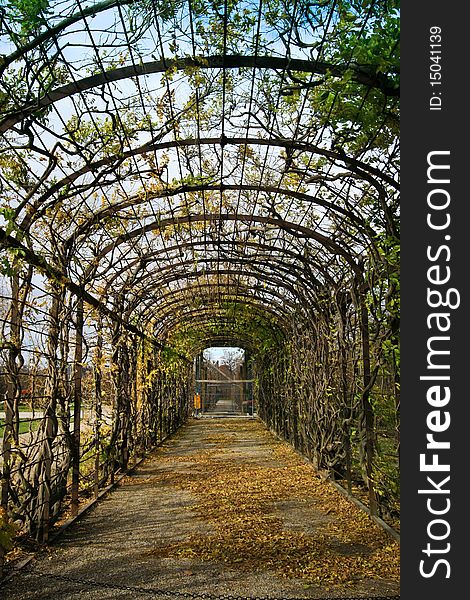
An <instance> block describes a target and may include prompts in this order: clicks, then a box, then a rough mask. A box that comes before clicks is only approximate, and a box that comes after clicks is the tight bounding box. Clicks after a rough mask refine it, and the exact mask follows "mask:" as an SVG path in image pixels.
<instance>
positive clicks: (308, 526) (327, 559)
mask: <svg viewBox="0 0 470 600" xmlns="http://www.w3.org/2000/svg"><path fill="white" fill-rule="evenodd" d="M398 555H399V549H398V544H397V543H396V542H394V541H393V540H392V539H391V538H390V537H389V535H388V534H387V533H386V532H384V531H383V530H382V529H380V528H379V527H378V526H377V525H376V524H375V523H374V522H373V521H371V520H370V518H369V517H368V516H367V515H366V514H365V513H363V512H362V511H360V510H359V509H358V508H356V507H355V506H354V505H353V504H351V503H350V502H349V501H348V500H347V499H346V498H344V497H343V496H341V494H340V493H339V492H338V491H337V490H336V489H334V488H333V487H332V486H331V484H330V483H328V482H327V481H325V480H324V479H322V478H321V477H319V476H318V475H317V474H316V473H315V471H314V469H313V468H312V467H311V466H310V465H309V464H307V463H306V462H305V461H304V460H303V459H302V458H300V457H299V456H298V455H297V454H296V453H295V452H294V451H293V450H292V449H291V448H290V446H288V445H287V444H285V443H284V442H281V441H279V440H278V439H277V438H275V437H274V436H272V434H271V433H270V432H269V431H267V430H266V428H265V427H264V426H263V424H262V423H261V422H259V421H258V420H254V419H246V418H245V419H242V418H240V419H238V418H233V419H198V420H196V419H193V420H191V421H190V422H189V423H188V424H187V425H186V426H184V427H183V428H182V429H181V430H180V431H179V432H178V433H177V434H176V435H175V436H173V437H172V438H171V439H170V440H168V441H167V442H166V443H165V444H164V445H163V446H162V447H161V448H159V449H158V450H156V451H155V452H154V453H153V454H152V455H151V456H150V457H149V458H147V459H146V460H145V461H144V462H143V463H141V465H140V466H139V467H138V468H137V469H136V471H135V472H134V473H133V474H132V475H130V476H128V477H126V478H124V479H123V480H122V482H121V483H120V485H119V486H118V487H117V488H115V489H114V491H112V492H110V493H109V494H108V495H107V496H106V497H105V498H103V499H102V500H101V501H99V502H98V503H97V504H96V505H95V507H94V508H92V509H91V510H90V511H89V512H87V513H86V514H85V515H83V516H82V518H81V519H80V520H78V521H77V522H75V524H73V525H72V526H71V527H69V528H68V529H67V530H66V531H65V533H64V534H63V535H62V536H60V537H59V538H58V540H57V541H56V542H55V543H54V544H53V545H52V546H51V547H50V548H49V549H48V550H47V551H44V552H42V553H40V554H39V556H38V557H37V558H36V559H35V560H34V561H33V562H32V563H30V564H29V565H28V566H27V567H25V568H24V569H23V570H22V571H20V573H19V574H18V575H15V576H14V577H13V578H11V579H10V580H9V581H7V582H6V583H5V584H4V586H3V589H2V588H0V596H1V597H2V598H4V599H5V600H19V599H21V600H29V599H33V598H34V599H37V600H39V599H49V598H50V599H52V598H54V599H58V598H60V599H61V600H72V599H73V600H75V599H77V600H78V599H79V598H80V600H87V599H98V598H99V599H100V600H101V599H108V598H113V599H114V598H132V599H133V598H151V597H153V598H158V597H162V598H169V597H171V598H178V597H181V596H179V595H178V592H179V593H180V594H181V593H183V594H184V596H183V597H187V596H186V593H189V594H191V595H195V596H196V597H198V594H203V593H205V594H213V595H218V596H224V595H233V596H257V597H261V596H265V597H266V596H269V597H272V598H281V597H282V598H324V597H330V598H333V597H335V598H336V597H338V598H339V597H360V596H363V597H374V596H393V595H396V594H398V593H399V591H398ZM158 590H167V591H170V592H172V593H170V594H166V595H160V593H159V592H158Z"/></svg>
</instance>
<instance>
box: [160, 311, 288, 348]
mask: <svg viewBox="0 0 470 600" xmlns="http://www.w3.org/2000/svg"><path fill="white" fill-rule="evenodd" d="M195 315H198V317H199V321H198V322H194V321H193V318H194V316H195ZM257 316H258V317H259V318H261V323H260V324H261V325H262V327H264V328H265V329H266V330H269V331H271V333H272V334H273V335H274V339H277V341H281V340H283V339H285V334H286V331H285V330H284V329H283V328H281V327H279V324H278V322H277V321H275V322H272V321H271V320H268V319H266V318H265V314H264V313H263V312H261V313H258V315H257ZM186 317H190V318H191V320H190V321H188V322H189V323H190V324H191V327H192V328H193V329H194V328H197V327H204V328H206V327H208V326H209V324H210V322H211V321H212V322H216V323H217V325H219V326H221V325H222V324H223V323H224V322H225V323H227V324H228V325H232V326H233V320H231V319H229V318H227V317H226V316H225V315H224V314H220V315H215V314H214V312H213V311H212V312H211V311H205V310H193V311H191V313H189V314H187V315H186ZM202 319H203V320H202ZM175 323H179V324H180V325H181V326H184V324H185V321H178V320H177V319H172V320H171V321H168V322H166V323H165V324H163V325H162V327H160V328H157V330H156V331H154V332H153V333H154V335H155V337H158V338H159V339H161V340H167V339H168V337H169V335H170V332H171V331H173V330H174V327H173V326H174V324H175ZM227 329H229V328H227ZM211 335H214V334H211ZM224 335H226V333H224ZM235 337H237V336H235Z"/></svg>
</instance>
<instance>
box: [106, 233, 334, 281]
mask: <svg viewBox="0 0 470 600" xmlns="http://www.w3.org/2000/svg"><path fill="white" fill-rule="evenodd" d="M224 244H227V245H233V243H232V242H230V241H227V242H223V241H220V240H213V239H211V240H206V241H203V240H197V241H188V242H182V243H178V244H176V245H174V246H170V247H168V246H167V247H165V248H161V249H159V250H155V251H154V252H151V253H148V254H146V255H145V257H142V258H141V257H139V258H135V259H133V260H132V261H131V262H130V264H128V265H127V266H125V267H123V268H122V269H120V270H117V271H115V273H114V274H113V276H112V277H111V278H109V279H108V282H107V284H106V286H105V288H104V289H105V290H107V289H109V288H110V287H111V286H112V285H113V283H114V281H115V279H116V278H117V277H119V276H121V275H122V274H124V273H126V272H128V271H130V270H131V269H132V268H133V267H134V266H136V267H137V268H136V269H135V271H134V272H133V273H132V276H131V279H129V285H130V284H131V283H132V281H133V280H134V277H135V276H136V275H137V273H138V271H139V270H140V269H142V268H144V267H145V266H146V264H147V262H148V263H153V262H154V261H156V260H158V257H159V256H160V255H165V256H166V257H167V259H168V260H171V258H170V253H171V252H173V251H174V252H179V251H180V250H181V249H188V248H189V249H191V248H195V247H197V246H201V247H203V248H204V247H206V246H209V245H215V246H217V245H224ZM243 246H244V247H249V248H251V247H252V248H256V249H258V248H260V249H261V250H267V251H272V252H273V253H276V252H278V253H280V254H281V255H282V254H285V255H286V256H289V257H291V258H292V259H293V261H294V263H295V261H297V262H298V268H300V267H302V266H303V267H304V268H306V267H308V268H310V267H311V266H313V267H314V268H315V269H316V270H317V271H318V272H319V273H321V274H322V276H323V277H324V278H325V280H327V281H328V282H329V283H331V284H333V283H334V280H333V279H332V278H331V277H330V275H329V273H328V271H327V270H326V269H325V268H323V266H322V265H320V264H317V263H309V262H308V261H307V260H306V259H305V258H304V257H302V255H301V254H300V253H296V252H294V251H292V250H290V249H288V248H285V247H281V246H275V245H270V244H266V243H260V242H257V241H255V240H253V241H244V242H243ZM286 264H293V263H287V261H286ZM309 278H310V279H311V281H312V283H315V285H318V286H321V285H323V284H322V282H320V281H319V280H317V279H316V277H314V276H313V273H309Z"/></svg>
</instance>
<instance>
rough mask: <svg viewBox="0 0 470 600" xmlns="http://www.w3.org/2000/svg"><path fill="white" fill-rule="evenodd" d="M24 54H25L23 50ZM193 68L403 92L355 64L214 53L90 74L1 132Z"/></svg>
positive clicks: (19, 114) (1, 125)
mask: <svg viewBox="0 0 470 600" xmlns="http://www.w3.org/2000/svg"><path fill="white" fill-rule="evenodd" d="M23 56H24V53H23ZM188 67H191V68H199V69H240V68H256V69H269V70H279V69H280V70H289V71H300V72H304V73H311V74H319V75H325V74H326V73H328V72H331V74H332V75H333V76H335V77H342V76H343V75H344V74H345V73H346V71H348V70H350V71H352V72H353V78H354V79H355V81H356V82H357V83H362V84H363V85H366V86H368V87H377V88H378V89H382V92H384V93H385V95H386V96H395V97H398V96H399V95H400V90H399V89H397V88H391V87H385V86H383V85H382V87H381V85H380V83H379V81H378V79H376V78H373V77H371V76H370V75H369V74H367V73H365V72H364V71H363V70H362V71H361V70H360V69H359V68H356V69H355V68H354V67H353V66H352V65H348V66H340V65H336V66H335V65H333V64H331V63H325V62H322V61H308V60H302V59H292V58H285V57H277V56H259V55H256V56H255V55H253V56H243V55H238V54H235V55H230V54H227V55H213V56H207V57H204V56H199V57H196V56H194V57H187V58H181V59H174V58H164V59H163V60H155V61H149V62H146V63H142V64H138V65H137V64H136V65H128V66H125V67H120V68H117V69H112V70H109V71H106V72H104V73H98V74H96V75H90V76H89V77H84V78H83V79H81V80H78V81H73V82H72V83H69V84H65V85H63V86H61V87H58V88H56V89H55V90H52V91H50V92H48V93H47V94H46V95H44V96H42V97H41V98H38V99H37V100H36V102H34V104H30V105H29V106H24V107H23V108H22V109H20V110H19V111H16V112H13V113H10V114H9V115H8V116H6V117H5V118H4V119H3V120H2V121H0V133H4V132H6V131H8V129H11V128H12V127H13V126H15V125H16V124H18V123H19V122H20V121H21V120H22V119H24V118H26V117H28V116H30V115H31V114H33V113H34V111H35V110H40V109H42V108H47V107H48V106H50V105H51V104H54V103H55V102H58V101H59V100H63V99H64V98H68V97H70V96H73V95H75V94H78V93H80V92H85V91H87V90H89V89H94V88H96V87H99V86H100V85H104V84H107V83H113V82H115V81H120V80H122V79H129V78H131V77H140V76H142V75H152V74H156V73H164V72H166V71H168V70H169V69H172V70H173V69H176V70H177V71H181V70H184V69H187V68H188Z"/></svg>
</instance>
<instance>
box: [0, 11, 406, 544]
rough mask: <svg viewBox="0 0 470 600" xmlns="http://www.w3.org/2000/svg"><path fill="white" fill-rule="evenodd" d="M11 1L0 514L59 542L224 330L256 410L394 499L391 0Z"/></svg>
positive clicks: (5, 81)
mask: <svg viewBox="0 0 470 600" xmlns="http://www.w3.org/2000/svg"><path fill="white" fill-rule="evenodd" d="M0 19H1V38H0V54H1V56H0V72H1V84H0V109H1V117H0V131H1V138H0V190H1V205H2V207H1V229H0V244H1V252H2V254H1V261H2V262H1V268H2V287H1V297H2V300H1V315H0V317H1V320H2V331H1V339H0V342H1V349H2V355H1V356H2V358H1V380H0V385H1V392H2V395H3V398H2V399H4V405H5V410H4V419H3V426H2V431H3V444H2V450H1V463H2V466H1V468H2V481H1V483H2V497H1V502H2V507H3V509H4V513H3V514H4V515H7V516H4V517H3V518H4V519H7V518H8V519H12V520H15V521H18V522H19V523H21V526H22V527H23V528H24V531H26V532H29V533H31V534H33V535H35V536H36V537H37V538H38V539H39V540H47V537H48V531H49V528H50V526H51V524H52V523H53V522H54V520H55V519H56V518H57V516H58V515H59V514H60V511H61V510H62V509H63V506H64V504H65V503H66V502H67V501H68V499H69V498H70V499H71V503H72V509H73V511H74V512H75V513H76V512H77V510H78V506H79V500H80V497H81V495H82V494H84V495H86V494H90V493H95V494H96V493H98V490H99V489H100V488H101V487H103V486H105V485H106V484H107V483H109V481H110V480H112V479H113V477H114V474H115V473H116V472H117V471H124V470H125V469H126V468H127V467H128V465H129V462H130V461H131V462H132V461H134V460H136V457H138V456H140V455H142V454H143V453H145V452H146V451H148V450H149V449H150V448H152V447H153V446H155V445H156V444H158V443H159V442H161V440H162V439H164V437H165V436H167V435H169V434H170V433H172V432H174V431H175V430H176V429H177V428H178V427H179V426H180V425H181V424H182V423H183V422H184V421H185V420H186V419H187V418H188V416H189V415H190V408H191V400H192V387H191V386H192V377H193V364H194V359H195V357H196V356H198V355H199V354H200V353H201V352H202V351H203V350H204V349H205V348H207V347H210V346H217V345H219V346H223V345H227V346H240V347H242V348H244V349H245V350H247V352H248V353H249V356H250V361H251V365H252V369H253V377H254V379H255V394H256V404H257V406H258V414H259V416H260V418H261V419H262V420H263V421H265V423H266V424H267V425H268V426H269V427H270V428H271V429H272V430H274V431H275V432H277V433H278V434H280V435H282V436H283V437H285V438H286V439H287V440H288V441H290V442H291V443H292V444H293V445H294V446H295V447H296V448H297V449H298V450H299V451H301V452H302V453H303V454H304V455H306V456H307V457H308V458H310V459H311V460H312V461H313V462H314V464H315V465H316V467H317V468H318V469H320V470H322V471H325V472H326V473H327V474H328V475H330V476H331V477H334V478H336V479H337V480H339V481H341V482H342V483H343V484H344V486H345V487H346V488H348V489H349V491H350V492H352V491H355V492H356V493H359V494H362V496H361V497H362V498H363V499H365V498H367V502H368V504H369V507H370V510H371V512H372V513H373V514H376V515H379V516H382V517H384V518H388V519H391V520H392V521H394V520H396V518H397V516H398V439H399V438H398V433H399V349H398V332H399V329H398V327H399V312H398V311H399V308H398V295H399V289H398V271H399V262H398V234H399V221H398V219H399V205H398V190H399V182H398V167H399V148H398V119H399V105H398V98H399V72H398V66H397V65H398V49H399V47H398V5H397V4H396V3H395V2H393V1H392V2H385V1H383V0H377V1H373V0H370V1H369V0H367V1H365V2H362V1H361V2H359V1H355V0H350V1H345V0H338V1H335V0H318V1H307V0H294V1H293V2H287V1H285V0H210V1H206V0H172V1H170V2H162V1H160V0H104V1H102V2H91V1H88V0H39V1H38V2H30V3H28V2H19V1H18V0H9V1H8V2H6V3H2V4H1V5H0ZM24 413H25V414H27V415H28V416H27V417H22V414H24ZM394 522H396V521H394Z"/></svg>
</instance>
